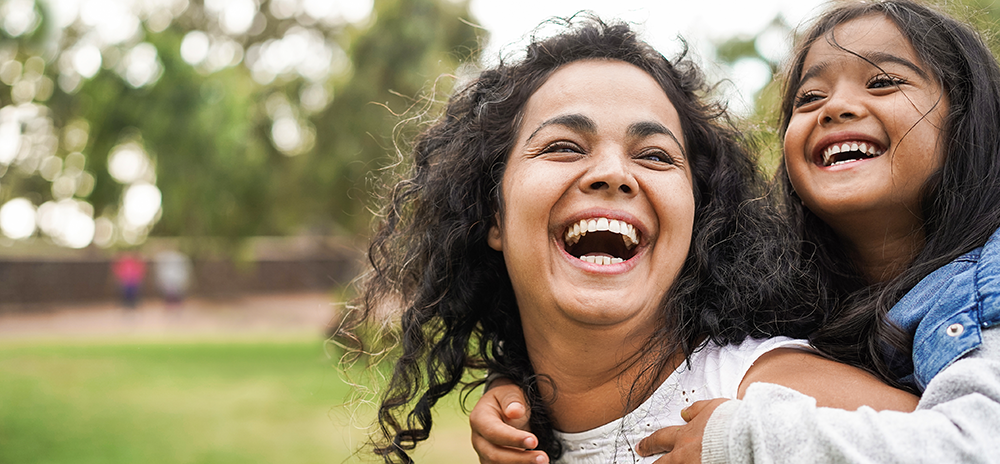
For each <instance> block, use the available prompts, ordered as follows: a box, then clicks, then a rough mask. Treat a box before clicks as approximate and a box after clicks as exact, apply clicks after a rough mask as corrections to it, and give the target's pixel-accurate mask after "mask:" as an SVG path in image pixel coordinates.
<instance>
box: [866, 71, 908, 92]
mask: <svg viewBox="0 0 1000 464" xmlns="http://www.w3.org/2000/svg"><path fill="white" fill-rule="evenodd" d="M905 83H906V80H905V79H903V78H900V77H895V76H890V75H888V74H879V75H877V76H875V77H873V78H871V80H869V81H868V88H869V89H884V88H887V87H899V86H900V85H902V84H905Z"/></svg>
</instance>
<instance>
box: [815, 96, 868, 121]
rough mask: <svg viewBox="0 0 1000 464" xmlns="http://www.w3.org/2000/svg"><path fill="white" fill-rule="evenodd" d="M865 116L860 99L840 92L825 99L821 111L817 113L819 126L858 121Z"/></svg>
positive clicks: (865, 112)
mask: <svg viewBox="0 0 1000 464" xmlns="http://www.w3.org/2000/svg"><path fill="white" fill-rule="evenodd" d="M866 114H867V110H866V109H865V106H864V104H862V102H861V99H860V98H858V97H857V96H856V95H854V94H853V93H852V92H848V91H841V92H836V93H834V94H833V95H830V96H829V97H827V101H826V103H825V104H824V105H823V109H822V111H820V113H819V119H820V120H819V123H820V124H821V125H827V124H834V123H843V122H847V121H851V120H854V119H859V118H861V117H863V116H864V115H866Z"/></svg>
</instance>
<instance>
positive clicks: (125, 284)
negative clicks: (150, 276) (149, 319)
mask: <svg viewBox="0 0 1000 464" xmlns="http://www.w3.org/2000/svg"><path fill="white" fill-rule="evenodd" d="M112 272H114V274H115V279H116V280H117V281H118V288H120V289H121V295H122V304H123V305H124V306H125V307H126V308H129V309H132V308H135V306H136V304H137V303H138V302H139V287H141V286H142V279H143V278H144V277H145V276H146V262H145V261H143V259H142V258H141V257H140V256H139V255H138V254H136V253H122V254H121V255H119V256H118V258H117V259H115V262H114V265H113V266H112Z"/></svg>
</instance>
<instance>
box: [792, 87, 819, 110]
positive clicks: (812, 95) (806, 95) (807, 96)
mask: <svg viewBox="0 0 1000 464" xmlns="http://www.w3.org/2000/svg"><path fill="white" fill-rule="evenodd" d="M821 98H823V96H822V95H820V94H819V93H818V92H814V91H812V90H810V91H808V92H803V93H802V94H800V95H799V96H797V97H795V107H796V108H798V107H800V106H803V105H808V104H810V103H812V102H814V101H816V100H819V99H821Z"/></svg>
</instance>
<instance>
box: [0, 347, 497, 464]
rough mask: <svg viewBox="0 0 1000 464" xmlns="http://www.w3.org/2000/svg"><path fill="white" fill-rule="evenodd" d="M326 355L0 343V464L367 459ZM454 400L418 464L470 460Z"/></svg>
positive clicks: (355, 409)
mask: <svg viewBox="0 0 1000 464" xmlns="http://www.w3.org/2000/svg"><path fill="white" fill-rule="evenodd" d="M325 349H328V348H324V343H323V342H322V341H321V340H296V341H264V342H262V341H246V340H236V341H226V342H220V341H212V342H204V341H201V342H198V341H135V340H120V341H110V342H109V341H101V342H84V341H57V342H51V341H49V342H41V341H28V342H25V341H17V342H14V341H2V342H0V463H11V464H14V463H17V464H33V463H46V464H61V463H67V464H68V463H73V464H89V463H94V464H97V463H100V464H114V463H130V464H131V463H139V462H142V463H151V464H156V463H170V464H175V463H212V464H214V463H220V464H222V463H239V464H251V463H286V462H287V463H297V464H308V463H340V462H377V461H376V460H375V459H374V458H373V457H372V456H371V454H370V453H366V452H364V451H361V452H358V450H359V449H360V448H361V447H362V446H363V444H364V439H365V437H366V431H365V430H364V428H365V427H367V426H369V425H370V424H371V422H372V419H373V418H374V413H373V411H372V408H371V407H370V406H369V405H367V404H364V403H360V402H358V401H356V400H355V399H354V398H355V397H356V393H355V390H353V389H352V387H351V386H349V385H347V384H346V383H345V381H344V380H343V375H342V373H341V372H340V371H339V370H338V369H337V368H336V367H335V365H334V364H335V361H334V360H332V359H331V358H330V357H329V356H328V355H327V353H326V352H325V351H324V350H325ZM352 377H358V378H364V377H363V376H362V377H359V376H357V375H355V376H352ZM355 380H356V379H355ZM456 398H457V395H452V397H451V398H448V401H444V402H442V404H441V405H439V408H438V410H439V411H438V415H437V416H436V418H435V427H434V431H433V433H432V434H431V435H432V439H431V440H430V441H429V442H428V443H426V444H423V445H421V446H420V447H418V452H417V453H416V454H415V458H416V460H417V462H419V463H445V464H446V463H469V462H476V461H477V460H476V457H475V454H474V453H473V451H472V448H471V445H470V444H469V428H468V422H467V419H466V415H465V414H464V413H463V412H461V410H460V408H459V406H458V400H457V399H456ZM474 399H475V398H473V399H472V400H473V401H474Z"/></svg>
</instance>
